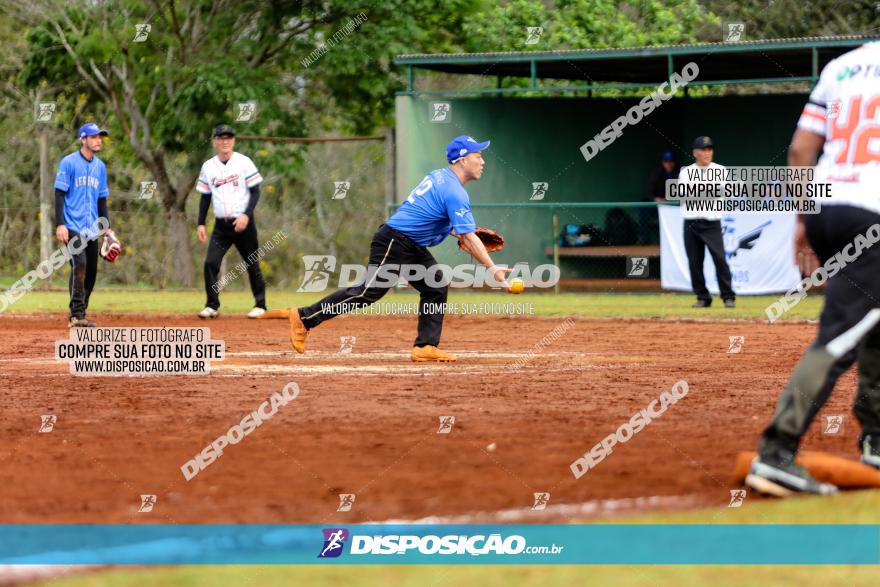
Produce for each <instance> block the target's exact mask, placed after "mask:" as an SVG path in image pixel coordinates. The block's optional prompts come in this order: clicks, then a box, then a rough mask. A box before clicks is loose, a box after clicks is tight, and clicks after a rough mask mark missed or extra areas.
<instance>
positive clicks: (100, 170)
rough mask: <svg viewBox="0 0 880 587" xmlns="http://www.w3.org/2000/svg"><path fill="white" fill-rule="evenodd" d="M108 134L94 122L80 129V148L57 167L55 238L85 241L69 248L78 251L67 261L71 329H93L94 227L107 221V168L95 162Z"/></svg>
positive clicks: (95, 259)
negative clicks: (90, 314)
mask: <svg viewBox="0 0 880 587" xmlns="http://www.w3.org/2000/svg"><path fill="white" fill-rule="evenodd" d="M105 136H107V131H106V130H102V129H101V128H99V127H98V125H97V124H95V123H94V122H90V123H88V124H85V125H83V126H82V127H80V129H79V131H78V132H77V137H78V138H79V140H80V143H81V146H80V149H79V150H78V151H74V152H73V153H71V154H70V155H68V156H66V157H65V158H64V159H62V160H61V162H60V163H59V164H58V173H57V174H56V175H55V237H56V238H57V239H58V241H59V242H61V243H64V244H67V243H68V242H71V241H72V242H73V243H77V240H75V239H80V242H81V241H88V242H87V244H86V245H85V246H76V247H71V248H72V249H75V250H79V251H80V252H79V253H77V254H75V255H72V256H71V259H70V266H71V270H70V326H71V327H93V326H95V324H94V323H93V322H91V321H89V320H88V319H87V318H86V310H88V307H89V296H91V295H92V289H93V288H94V287H95V279H96V278H97V276H98V248H99V247H98V240H97V237H98V235H97V233H96V232H95V226H96V223H97V220H98V218H99V217H103V218H106V219H107V226H109V225H110V217H109V215H108V214H107V196H108V195H109V194H110V190H109V189H108V187H107V168H106V167H105V166H104V162H103V161H101V160H100V159H98V155H97V153H98V151H100V150H101V146H102V137H105Z"/></svg>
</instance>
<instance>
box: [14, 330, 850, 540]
mask: <svg viewBox="0 0 880 587" xmlns="http://www.w3.org/2000/svg"><path fill="white" fill-rule="evenodd" d="M98 318H100V323H101V325H102V326H205V325H208V326H210V327H211V330H212V337H213V338H215V339H221V340H224V341H225V343H226V350H227V358H226V360H224V361H222V362H214V364H213V370H212V373H211V374H210V375H209V376H190V377H168V376H166V377H101V378H97V377H73V376H71V375H70V374H69V373H68V368H67V365H66V364H62V363H56V362H55V360H54V341H55V340H56V339H61V338H66V337H67V335H68V331H67V328H66V327H65V323H64V318H63V316H61V315H57V316H24V317H3V318H0V324H2V329H3V332H4V333H5V336H4V337H2V340H0V372H2V374H3V380H2V383H3V384H2V388H0V389H2V403H3V418H2V437H3V443H2V444H0V523H50V522H51V523H73V522H83V523H136V522H150V523H321V524H324V523H332V522H365V521H383V520H389V519H405V520H417V519H425V518H431V521H454V522H464V521H493V520H494V521H516V520H520V519H521V520H524V521H529V520H535V521H537V520H538V519H540V521H550V520H558V521H564V520H565V519H569V518H580V517H584V516H591V515H607V514H613V513H617V512H620V511H624V512H626V511H644V510H651V509H687V508H690V507H696V506H702V505H726V503H727V502H728V500H729V497H730V496H729V491H730V489H732V488H735V485H733V484H732V482H731V480H730V479H731V472H732V468H733V463H734V458H735V455H736V453H737V452H739V451H741V450H751V449H753V448H754V446H755V443H756V439H757V435H758V433H759V431H760V429H761V427H762V426H763V425H764V424H765V423H766V420H767V418H768V417H769V416H770V414H771V412H772V409H773V406H774V404H775V399H776V395H777V394H778V391H779V389H780V388H781V386H782V385H783V384H784V382H785V380H786V378H787V376H788V374H789V371H790V369H791V368H792V367H793V366H794V364H795V362H796V361H797V360H798V358H799V356H800V353H801V351H802V349H803V348H804V346H805V345H806V344H807V343H808V342H809V341H810V339H811V338H812V336H813V334H814V330H815V326H811V325H808V324H777V325H772V326H771V325H767V324H760V323H751V322H723V323H719V322H714V323H712V322H667V321H620V320H614V321H612V320H574V321H573V325H572V326H571V327H570V329H568V330H567V331H565V333H564V334H563V335H562V336H561V337H560V338H559V339H558V340H556V341H555V342H552V343H550V344H548V345H547V346H545V347H544V348H543V350H541V351H540V352H538V353H536V354H535V355H534V357H532V358H531V360H529V361H528V362H526V363H525V365H524V366H522V368H521V369H519V370H512V369H511V368H510V365H511V364H512V363H514V362H515V361H517V360H518V359H520V358H521V357H522V356H523V355H524V354H527V353H529V352H531V351H533V350H535V345H536V343H539V341H541V339H542V338H544V337H545V336H547V335H548V334H550V333H551V332H552V331H553V330H554V328H556V327H559V326H561V325H563V323H564V322H565V320H566V319H553V320H551V319H537V318H527V317H516V318H507V317H481V318H475V317H464V316H462V317H450V318H449V319H448V320H447V322H446V326H445V329H444V338H443V347H444V348H445V349H447V350H450V351H453V352H458V353H459V354H460V357H459V363H457V364H451V365H434V364H429V365H424V364H414V363H412V362H410V361H409V349H410V345H411V341H412V339H413V338H414V336H415V319H414V318H412V317H409V318H389V317H379V316H375V317H367V316H350V317H342V318H338V319H336V320H334V321H332V322H329V323H327V324H325V325H323V326H321V327H320V328H318V329H316V330H315V331H313V333H312V335H311V337H310V339H309V343H310V347H309V351H308V353H307V354H305V355H300V356H294V354H293V353H292V351H291V350H290V347H289V343H288V338H287V336H288V335H287V323H286V321H276V320H271V321H248V320H246V319H244V318H237V317H223V318H221V319H219V320H216V321H213V322H210V323H208V324H206V323H200V322H198V321H197V320H194V319H191V318H188V317H186V318H184V317H179V316H178V317H148V318H136V317H133V316H113V317H107V316H99V317H98ZM562 329H563V328H560V330H562ZM734 335H743V336H745V337H746V338H745V344H744V346H743V348H742V352H741V353H738V354H729V353H728V352H727V351H728V337H729V336H734ZM341 336H355V337H357V340H356V343H355V345H354V348H353V352H352V354H340V353H339V349H340V337H341ZM680 379H683V380H686V381H687V382H688V385H689V393H688V395H687V396H686V397H685V398H683V399H681V400H680V401H679V402H678V403H676V404H675V405H673V406H671V407H670V408H669V409H668V411H667V412H666V413H665V414H664V415H663V416H662V417H660V418H659V419H657V420H655V421H654V422H653V423H652V424H650V425H649V426H648V427H646V428H645V429H644V430H643V431H642V432H641V433H639V434H638V435H636V436H635V437H633V438H632V439H631V440H630V441H629V442H627V443H626V444H620V445H618V446H617V447H615V449H614V452H613V453H612V454H610V455H608V457H607V458H606V459H605V460H604V461H602V462H601V463H600V464H599V465H598V466H597V467H596V468H595V469H594V470H592V471H590V472H589V473H587V474H586V475H585V476H583V477H582V478H580V479H578V480H575V478H574V476H573V475H572V473H571V471H570V469H569V464H570V463H571V462H572V461H573V460H574V459H575V458H577V457H579V456H581V455H582V454H583V453H584V452H586V451H588V450H589V449H590V448H591V447H592V446H593V445H594V444H596V443H597V442H599V441H600V440H601V439H602V438H603V437H605V436H606V435H608V434H610V433H612V432H614V431H615V430H616V429H617V428H618V426H620V424H622V423H624V422H626V421H628V420H629V418H630V417H631V416H632V415H633V414H634V413H635V412H637V411H638V410H639V409H641V408H644V407H646V406H647V405H648V403H649V402H651V401H652V400H654V399H656V398H657V397H658V396H659V394H660V392H661V391H662V390H667V389H669V388H670V386H671V385H672V384H673V383H674V382H675V381H677V380H680ZM290 381H295V382H296V383H297V384H298V385H299V386H300V388H301V393H300V395H299V397H298V398H297V399H296V400H294V401H292V402H291V403H290V404H288V405H287V406H286V407H283V408H281V409H280V410H279V412H278V413H277V414H276V415H275V416H274V418H272V419H271V420H270V421H267V422H265V423H264V424H263V425H262V426H261V427H259V428H257V429H256V430H255V431H254V432H253V433H252V434H250V435H249V436H247V437H245V438H244V439H243V440H242V441H241V442H239V443H238V444H237V445H234V446H230V447H228V448H227V449H226V451H225V453H224V454H223V456H222V457H221V458H219V459H218V460H217V461H215V462H214V463H213V464H211V465H210V466H209V467H207V469H205V470H204V471H202V472H201V473H200V474H198V475H197V476H196V477H195V478H193V479H192V480H190V481H186V480H185V479H184V477H183V475H182V473H181V471H180V467H181V465H183V464H184V463H185V462H186V461H187V460H189V459H191V458H192V457H193V456H194V455H195V454H196V453H198V452H199V451H201V449H202V448H203V447H205V446H206V445H207V444H209V443H210V442H211V441H212V440H214V439H215V438H217V437H218V436H220V435H221V434H224V433H225V432H226V431H227V430H228V429H229V428H230V427H231V426H232V425H234V424H236V423H238V422H239V421H240V420H241V418H242V417H243V416H245V415H246V414H247V413H249V412H250V411H252V410H255V409H256V408H257V406H258V405H259V404H260V403H261V402H262V401H264V400H265V399H266V398H268V396H269V395H270V394H271V393H272V392H275V391H279V390H280V389H281V388H282V387H283V386H284V385H285V384H286V383H288V382H290ZM854 387H855V378H854V376H853V374H852V373H848V374H847V375H846V376H845V377H844V378H843V380H842V382H841V385H840V387H839V389H838V392H837V393H836V394H835V396H834V397H833V398H832V400H831V402H830V403H829V405H828V406H827V407H826V409H825V410H824V411H823V413H822V415H820V418H823V419H824V415H827V414H842V415H844V416H845V417H844V425H843V427H842V430H841V432H840V433H839V434H836V435H828V434H823V433H822V430H821V428H822V427H821V426H820V425H819V424H816V425H814V427H813V428H812V429H811V433H810V435H809V437H808V439H807V441H806V444H805V445H806V446H807V447H809V448H811V449H815V450H823V451H828V452H831V453H834V454H839V455H844V456H850V457H853V456H855V440H856V437H857V433H858V431H857V427H856V425H855V422H854V420H853V418H852V416H851V415H850V411H849V404H850V401H851V398H852V394H853V390H854ZM43 414H55V415H56V416H57V422H56V424H55V426H54V430H53V431H52V432H50V433H39V432H38V429H39V427H40V421H41V420H40V416H41V415H43ZM450 415H451V416H455V423H454V425H453V428H452V430H451V432H450V433H449V434H437V431H438V428H439V417H440V416H450ZM493 445H494V446H493ZM535 492H549V493H550V502H549V506H548V507H547V509H546V510H544V512H543V513H542V512H530V511H529V510H530V508H531V507H532V505H533V502H534V499H533V493H535ZM340 493H353V494H355V495H356V496H357V497H356V500H355V503H354V505H353V507H352V509H351V511H349V512H337V511H336V510H337V507H338V505H339V498H338V494H340ZM141 494H155V495H156V496H157V503H156V506H155V508H154V509H153V511H152V512H149V513H139V512H138V507H139V506H140V503H141V500H140V495H141Z"/></svg>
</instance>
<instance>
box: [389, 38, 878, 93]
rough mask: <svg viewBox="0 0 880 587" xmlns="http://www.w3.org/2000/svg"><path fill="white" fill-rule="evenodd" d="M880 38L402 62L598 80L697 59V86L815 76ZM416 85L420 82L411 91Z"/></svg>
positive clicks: (628, 79)
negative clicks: (831, 64)
mask: <svg viewBox="0 0 880 587" xmlns="http://www.w3.org/2000/svg"><path fill="white" fill-rule="evenodd" d="M876 40H880V37H878V36H861V35H859V36H838V37H809V38H798V39H768V40H761V41H745V42H736V43H694V44H688V45H669V46H655V47H633V48H620V49H578V50H568V51H534V52H531V51H524V52H507V53H460V54H435V55H400V56H398V57H397V58H396V59H395V60H394V63H395V64H397V65H401V66H406V67H408V68H409V70H410V74H411V75H410V80H412V79H413V76H412V72H413V70H414V69H427V70H433V71H441V72H446V73H457V74H465V75H481V76H492V77H496V76H499V77H524V78H532V80H533V84H532V85H533V86H536V84H535V83H534V80H536V79H540V78H546V79H559V80H583V81H588V82H590V83H592V82H594V81H599V82H615V83H618V82H620V83H630V84H646V83H659V82H662V81H665V80H666V79H668V78H669V75H670V73H672V72H674V71H680V70H681V68H682V67H683V66H684V65H685V64H686V63H688V62H690V61H693V62H695V63H697V65H698V66H699V68H700V74H699V76H698V78H697V81H696V82H695V83H700V82H710V83H712V82H715V83H734V82H736V81H743V82H756V81H766V82H768V83H779V82H785V81H809V80H813V81H814V80H815V79H816V77H817V75H818V73H819V71H821V69H822V67H823V66H824V65H825V64H827V63H828V62H829V61H831V60H832V59H834V58H835V57H838V56H840V55H842V54H843V53H845V52H847V51H849V50H851V49H852V48H854V47H857V46H859V45H861V44H864V43H866V42H870V41H876ZM414 89H415V88H413V87H412V84H411V85H410V87H409V92H406V93H413V90H414Z"/></svg>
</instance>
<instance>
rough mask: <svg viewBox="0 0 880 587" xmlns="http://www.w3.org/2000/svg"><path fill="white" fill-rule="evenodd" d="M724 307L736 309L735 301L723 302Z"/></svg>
mask: <svg viewBox="0 0 880 587" xmlns="http://www.w3.org/2000/svg"><path fill="white" fill-rule="evenodd" d="M724 307H725V308H735V307H736V300H724Z"/></svg>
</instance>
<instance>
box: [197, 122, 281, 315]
mask: <svg viewBox="0 0 880 587" xmlns="http://www.w3.org/2000/svg"><path fill="white" fill-rule="evenodd" d="M213 143H214V151H215V152H216V155H215V156H214V157H212V158H210V159H208V160H207V161H205V163H204V164H203V165H202V170H201V172H200V173H199V180H198V183H196V189H197V190H198V191H199V193H201V194H202V198H201V201H200V202H199V227H198V235H199V240H200V241H201V242H202V243H205V242H207V241H208V234H207V231H206V229H205V220H206V218H207V215H208V207H209V206H210V207H212V208H213V209H214V216H215V221H214V230H213V231H212V232H211V242H210V243H209V244H208V254H207V256H206V257H205V293H206V294H207V297H208V301H207V303H206V304H205V309H204V310H202V311H201V312H199V318H216V317H217V315H218V314H219V311H218V310H219V308H220V290H221V289H222V285H221V284H220V283H219V282H218V281H217V278H218V274H219V273H220V263H221V262H222V261H223V256H224V255H225V254H226V251H228V250H229V247H231V246H232V245H235V248H236V249H238V252H239V253H240V254H241V258H242V259H243V260H244V262H245V265H246V266H247V273H248V279H249V280H250V283H251V292H253V294H254V308H253V309H252V310H251V311H250V312H249V313H248V318H259V317H260V316H262V315H263V314H264V313H265V312H266V282H265V280H264V279H263V272H262V271H260V262H259V259H258V258H257V250H258V249H259V242H258V240H257V226H256V224H255V222H254V208H255V207H256V205H257V202H258V201H259V199H260V182H262V181H263V178H262V176H260V172H259V171H257V166H256V165H254V162H253V161H251V160H250V159H249V158H248V157H246V156H245V155H242V154H241V153H236V152H235V151H234V148H235V131H234V130H233V129H232V127H231V126H229V125H228V124H222V125H220V126H218V127H217V128H215V129H214V139H213Z"/></svg>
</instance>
